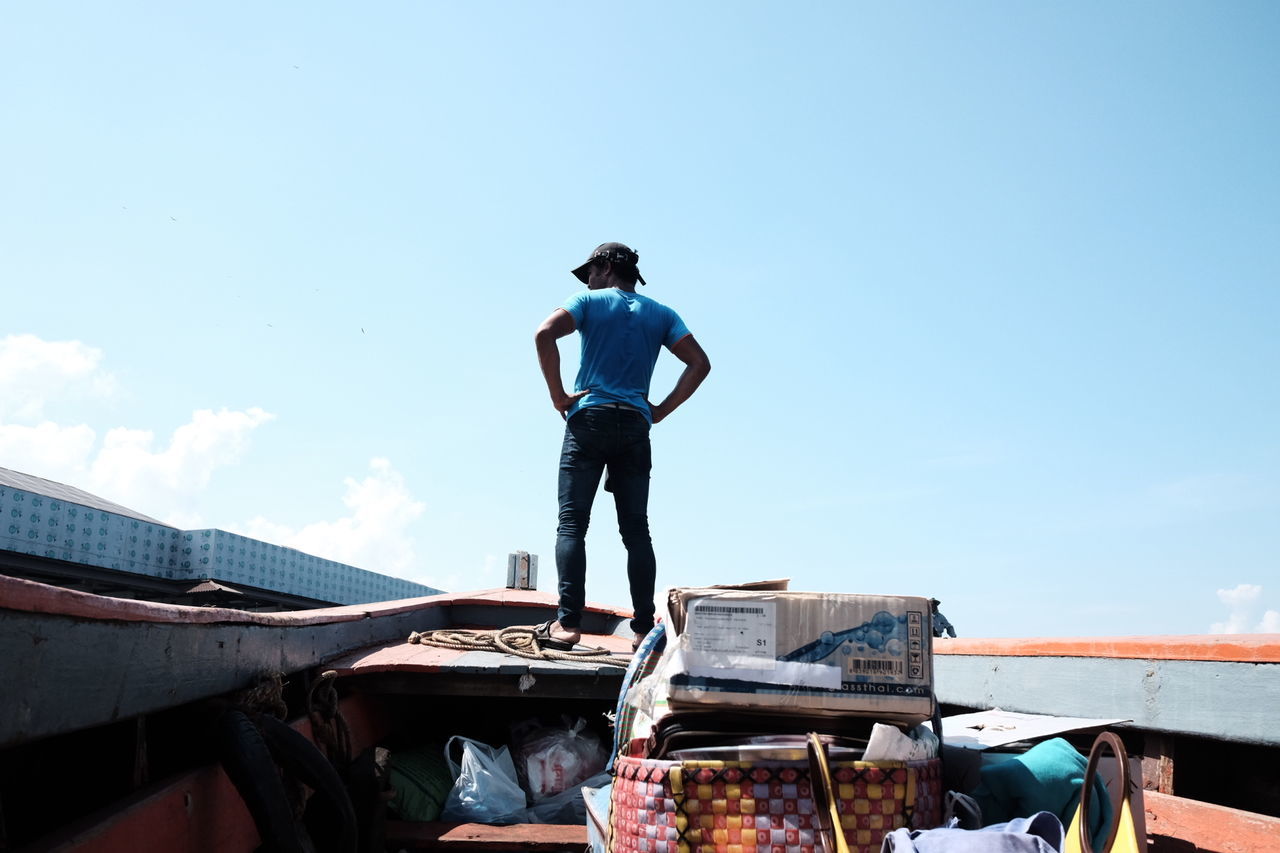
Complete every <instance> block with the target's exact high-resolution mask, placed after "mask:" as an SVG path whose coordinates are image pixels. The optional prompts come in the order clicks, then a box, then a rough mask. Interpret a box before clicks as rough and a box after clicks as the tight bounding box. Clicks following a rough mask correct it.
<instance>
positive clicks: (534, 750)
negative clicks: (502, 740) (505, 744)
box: [514, 717, 608, 803]
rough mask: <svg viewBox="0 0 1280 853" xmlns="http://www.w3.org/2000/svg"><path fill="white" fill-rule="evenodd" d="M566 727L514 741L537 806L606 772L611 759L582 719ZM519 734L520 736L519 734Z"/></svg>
mask: <svg viewBox="0 0 1280 853" xmlns="http://www.w3.org/2000/svg"><path fill="white" fill-rule="evenodd" d="M565 720H566V725H565V727H564V728H535V729H533V730H532V731H531V732H526V733H524V734H523V736H517V737H515V739H514V742H515V743H516V756H517V760H518V762H519V767H520V770H521V771H522V773H523V775H524V779H525V781H526V783H527V790H528V791H529V795H530V796H531V797H532V798H533V801H534V803H540V802H542V801H543V800H546V799H548V798H550V797H554V796H556V795H557V794H561V793H564V792H565V791H569V790H573V789H575V788H576V787H577V786H579V785H581V784H582V782H583V781H584V780H585V779H587V778H589V777H591V776H594V775H595V774H597V773H600V772H601V771H602V770H604V765H605V761H606V760H607V759H608V756H607V755H606V753H605V749H604V746H603V745H602V744H601V743H600V739H599V738H598V737H596V735H595V734H594V733H593V732H589V731H586V728H587V721H586V720H584V719H582V718H581V717H579V718H578V719H577V720H576V721H574V722H573V723H571V724H570V723H568V718H565ZM517 734H519V733H517Z"/></svg>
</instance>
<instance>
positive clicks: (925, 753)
mask: <svg viewBox="0 0 1280 853" xmlns="http://www.w3.org/2000/svg"><path fill="white" fill-rule="evenodd" d="M937 757H938V736H937V735H935V734H934V733H933V730H932V729H930V728H927V727H925V726H916V727H915V728H914V729H912V730H911V731H910V732H903V731H902V730H901V729H899V728H898V727H897V726H888V725H885V724H884V723H876V724H875V725H874V726H872V727H871V737H870V738H868V739H867V748H866V751H865V752H863V755H862V760H863V761H924V760H925V759H928V758H937Z"/></svg>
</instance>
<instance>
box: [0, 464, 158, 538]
mask: <svg viewBox="0 0 1280 853" xmlns="http://www.w3.org/2000/svg"><path fill="white" fill-rule="evenodd" d="M0 486H8V487H10V488H13V489H21V490H22V491H24V492H34V493H35V494H38V495H44V496H46V497H50V498H54V499H55V500H62V501H67V502H68V503H73V504H80V505H81V506H86V507H90V508H91V509H97V510H101V511H103V512H113V513H115V514H116V515H123V516H127V517H129V518H134V519H137V520H138V521H145V522H147V523H148V524H158V525H160V526H161V527H169V526H170V525H168V524H165V523H164V522H163V521H157V520H156V519H154V518H152V517H151V516H149V515H143V514H142V513H140V512H138V511H137V510H132V509H129V508H128V507H127V506H121V505H120V504H118V503H112V502H111V501H109V500H106V499H104V498H100V497H98V496H97V495H93V494H90V493H89V492H86V491H85V490H84V489H77V488H76V487H75V486H68V485H65V484H63V483H55V482H54V481H53V480H46V479H44V478H43V477H33V476H31V475H30V474H23V473H22V472H21V471H12V470H10V469H8V468H0ZM175 529H176V528H175Z"/></svg>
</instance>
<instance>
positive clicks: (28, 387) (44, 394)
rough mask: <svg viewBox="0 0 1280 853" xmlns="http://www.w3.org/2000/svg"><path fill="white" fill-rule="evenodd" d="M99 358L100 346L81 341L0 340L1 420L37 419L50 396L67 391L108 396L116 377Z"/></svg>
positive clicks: (17, 337)
mask: <svg viewBox="0 0 1280 853" xmlns="http://www.w3.org/2000/svg"><path fill="white" fill-rule="evenodd" d="M101 361H102V350H99V349H95V348H93V347H90V346H86V345H85V344H83V343H81V342H80V341H45V340H41V339H40V338H37V337H36V336H35V335H9V336H7V337H4V338H0V421H6V420H10V419H17V420H20V421H33V420H39V419H40V418H42V417H44V409H45V406H46V405H47V404H48V403H49V402H50V401H51V400H54V399H57V398H61V397H66V396H68V395H71V394H77V395H79V394H88V395H91V396H98V397H105V396H110V395H111V394H112V393H113V392H114V391H115V378H114V377H113V376H112V375H111V374H110V373H107V372H106V371H104V370H101V369H100V368H99V364H100V363H101Z"/></svg>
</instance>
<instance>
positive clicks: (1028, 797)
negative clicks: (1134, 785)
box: [972, 738, 1111, 848]
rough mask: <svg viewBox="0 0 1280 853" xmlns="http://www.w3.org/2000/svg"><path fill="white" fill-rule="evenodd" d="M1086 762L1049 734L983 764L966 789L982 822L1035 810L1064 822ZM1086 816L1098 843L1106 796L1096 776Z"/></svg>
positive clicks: (1107, 813)
mask: <svg viewBox="0 0 1280 853" xmlns="http://www.w3.org/2000/svg"><path fill="white" fill-rule="evenodd" d="M1088 763H1089V762H1088V760H1087V759H1086V758H1085V757H1084V756H1083V755H1081V754H1080V753H1079V752H1078V751H1077V750H1076V748H1075V747H1074V746H1072V745H1071V744H1069V743H1067V742H1066V741H1065V740H1063V739H1062V738H1052V739H1051V740H1046V741H1044V742H1042V743H1038V744H1036V745H1035V746H1033V747H1031V749H1029V750H1027V751H1026V752H1024V753H1022V754H1021V755H1017V756H1014V757H1013V758H1010V759H1009V760H1007V761H1002V762H1000V763H999V764H989V765H986V766H984V767H983V768H982V782H981V783H980V784H979V785H978V787H977V788H976V789H974V790H973V792H972V796H973V798H974V799H975V800H977V802H978V805H979V806H980V807H981V808H982V820H983V823H985V824H993V823H1004V822H1006V821H1010V820H1013V819H1014V818H1019V817H1029V816H1031V815H1033V814H1035V813H1036V812H1050V813H1052V814H1055V815H1057V816H1058V819H1059V820H1060V821H1062V823H1063V825H1064V826H1070V825H1071V819H1072V818H1073V817H1074V816H1075V813H1076V809H1077V808H1079V807H1080V791H1081V789H1082V788H1083V786H1084V771H1085V768H1086V767H1087V766H1088ZM1095 804H1096V805H1097V808H1094V805H1095ZM1089 818H1090V820H1089V823H1090V826H1089V836H1090V838H1092V839H1093V845H1094V846H1095V847H1099V848H1100V847H1101V846H1102V845H1103V844H1104V843H1105V842H1106V840H1107V832H1108V831H1109V830H1110V828H1111V801H1110V799H1109V798H1108V797H1107V792H1106V789H1105V788H1104V787H1103V785H1102V783H1101V781H1097V782H1095V784H1094V798H1093V800H1092V801H1090V804H1089Z"/></svg>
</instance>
